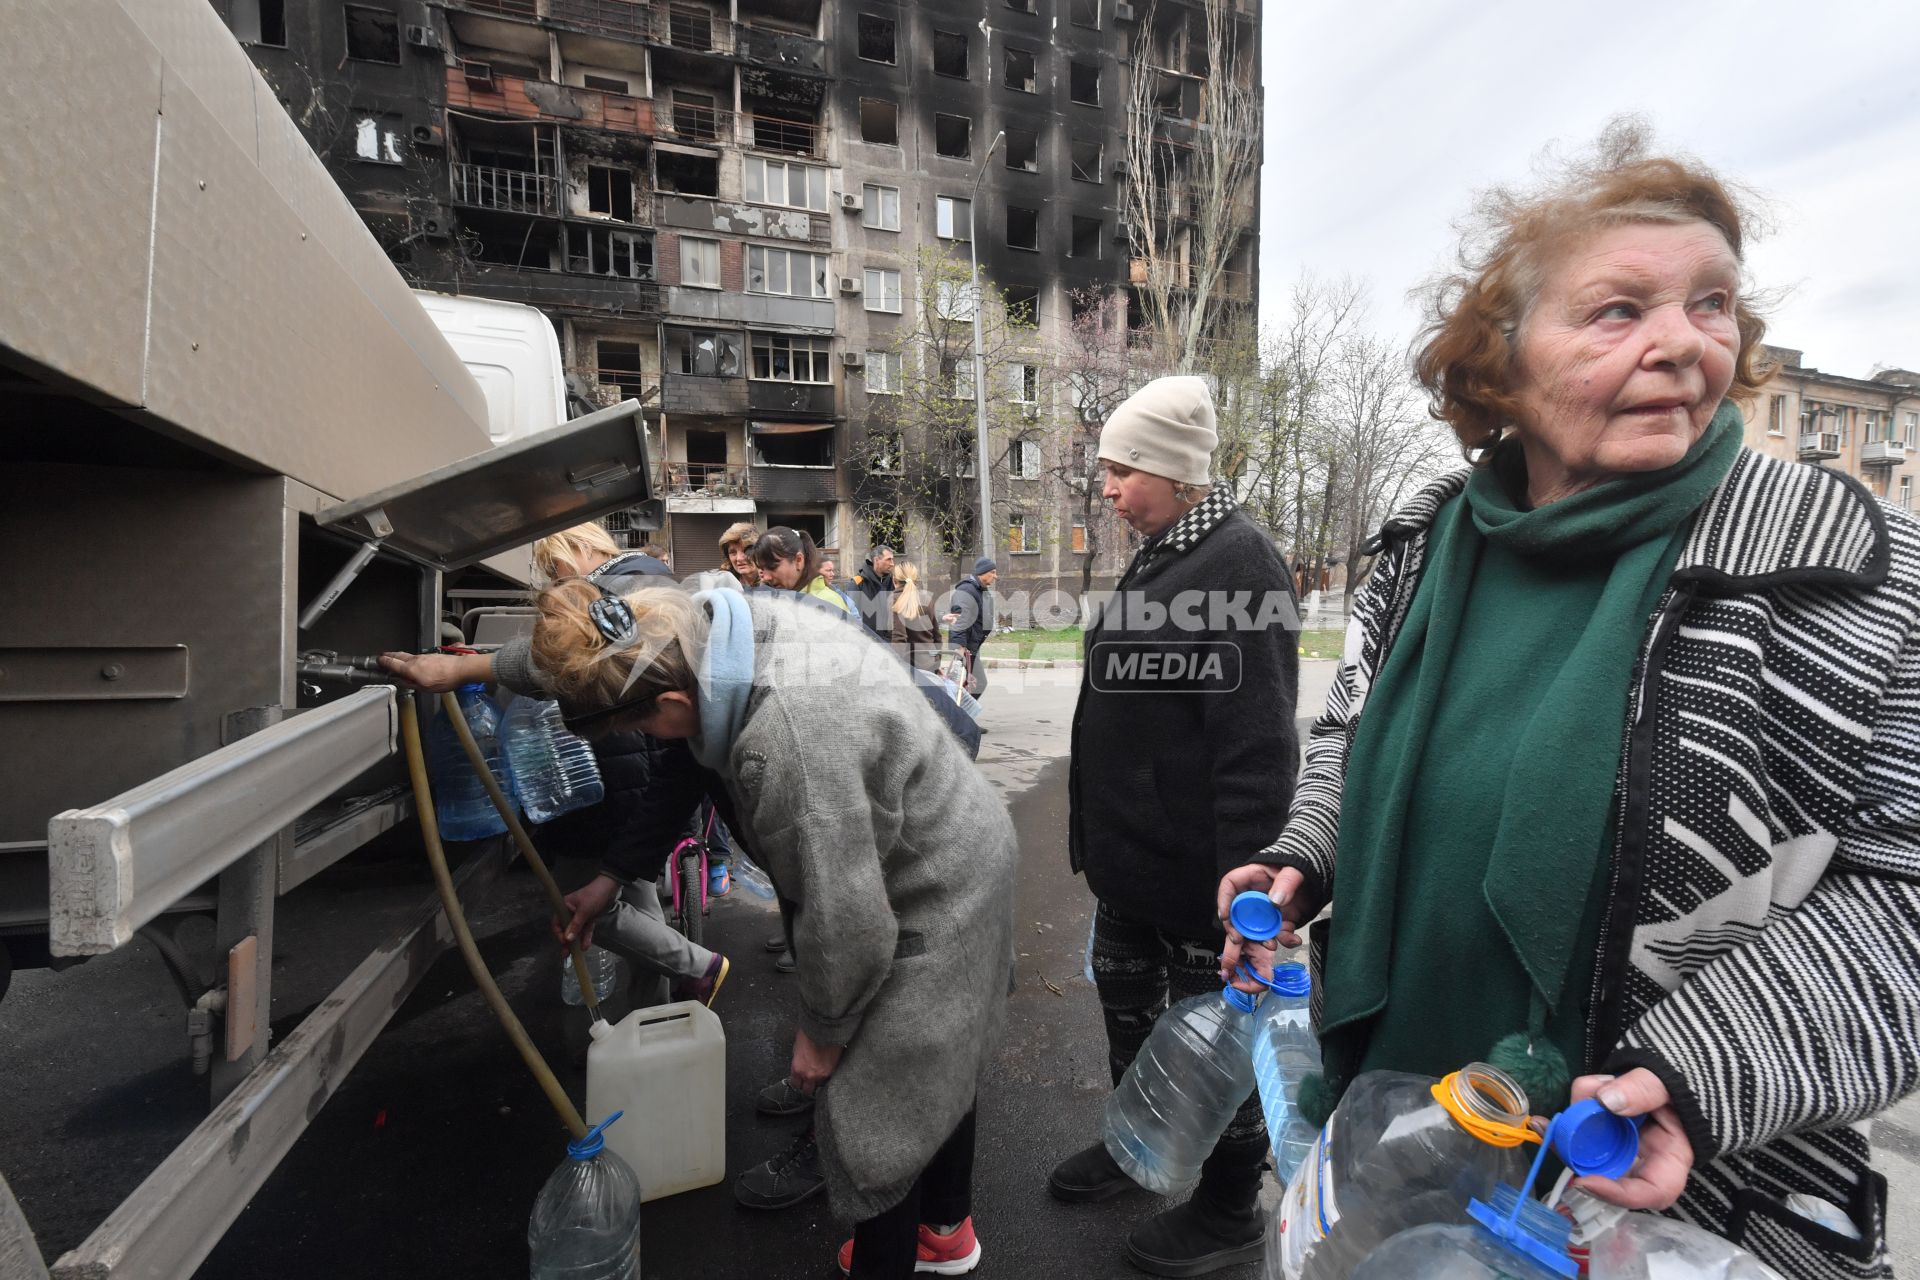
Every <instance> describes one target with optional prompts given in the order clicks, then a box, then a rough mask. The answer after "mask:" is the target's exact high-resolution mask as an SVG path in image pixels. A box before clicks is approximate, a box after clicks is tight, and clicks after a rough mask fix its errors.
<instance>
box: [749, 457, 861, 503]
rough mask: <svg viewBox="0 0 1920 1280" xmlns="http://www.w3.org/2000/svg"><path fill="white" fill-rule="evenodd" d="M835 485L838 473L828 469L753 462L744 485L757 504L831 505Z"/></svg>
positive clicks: (836, 494) (836, 488)
mask: <svg viewBox="0 0 1920 1280" xmlns="http://www.w3.org/2000/svg"><path fill="white" fill-rule="evenodd" d="M839 483H840V482H839V473H838V472H836V471H835V470H834V469H833V468H832V467H831V466H825V467H781V466H767V465H765V464H762V463H755V464H754V465H753V467H752V468H751V469H750V471H749V473H748V486H749V488H750V489H751V491H752V493H753V497H754V499H755V500H756V501H759V502H832V501H834V500H835V499H836V498H838V497H839V496H840V493H839Z"/></svg>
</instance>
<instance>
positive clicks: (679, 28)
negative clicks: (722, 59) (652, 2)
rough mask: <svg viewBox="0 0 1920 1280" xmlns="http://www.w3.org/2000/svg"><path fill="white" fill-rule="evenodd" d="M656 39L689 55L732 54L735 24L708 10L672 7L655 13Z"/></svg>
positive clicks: (682, 6)
mask: <svg viewBox="0 0 1920 1280" xmlns="http://www.w3.org/2000/svg"><path fill="white" fill-rule="evenodd" d="M653 38H654V40H655V41H656V42H657V43H660V44H664V45H668V46H670V47H671V48H675V49H684V50H686V51H687V52H689V53H732V52H733V21H732V19H729V18H723V17H720V16H719V15H718V14H715V13H712V12H710V11H709V10H706V9H698V8H694V7H692V6H690V5H678V4H676V5H671V6H669V7H667V8H665V9H660V10H656V11H655V12H654V22H653Z"/></svg>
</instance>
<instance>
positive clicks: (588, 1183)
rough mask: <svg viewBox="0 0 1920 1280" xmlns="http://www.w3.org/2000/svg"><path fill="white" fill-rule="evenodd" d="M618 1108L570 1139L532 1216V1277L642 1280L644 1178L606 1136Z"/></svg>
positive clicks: (545, 1279) (547, 1279)
mask: <svg viewBox="0 0 1920 1280" xmlns="http://www.w3.org/2000/svg"><path fill="white" fill-rule="evenodd" d="M620 1116H621V1113H620V1112H618V1111H616V1112H614V1113H613V1114H612V1115H610V1116H608V1117H607V1118H606V1119H605V1120H602V1121H601V1122H600V1123H599V1124H597V1125H595V1126H593V1128H591V1129H589V1130H588V1131H587V1135H586V1136H585V1137H583V1138H577V1139H575V1140H574V1141H572V1142H569V1143H568V1144H567V1158H566V1160H565V1161H563V1162H562V1163H561V1165H560V1167H559V1168H558V1169H555V1170H554V1171H553V1175H552V1176H551V1177H549V1178H548V1179H547V1184H546V1185H545V1186H544V1187H541V1188H540V1198H539V1199H537V1200H535V1201H534V1202H533V1216H532V1217H531V1218H530V1219H529V1220H528V1221H527V1249H528V1252H530V1253H531V1254H532V1257H533V1265H532V1271H531V1275H532V1280H640V1180H639V1179H638V1178H637V1177H635V1176H634V1173H633V1168H632V1166H630V1165H629V1164H628V1163H627V1162H626V1161H625V1160H622V1159H621V1158H620V1157H619V1156H617V1155H615V1154H614V1153H613V1152H611V1151H609V1150H607V1149H606V1142H605V1140H604V1139H603V1138H602V1137H601V1136H600V1135H601V1132H602V1131H603V1130H605V1129H606V1127H607V1126H608V1125H610V1124H612V1123H613V1122H614V1121H615V1120H618V1119H619V1118H620Z"/></svg>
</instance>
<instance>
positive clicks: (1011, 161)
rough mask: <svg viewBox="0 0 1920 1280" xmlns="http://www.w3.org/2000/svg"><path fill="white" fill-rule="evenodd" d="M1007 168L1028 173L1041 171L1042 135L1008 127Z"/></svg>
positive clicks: (1017, 127)
mask: <svg viewBox="0 0 1920 1280" xmlns="http://www.w3.org/2000/svg"><path fill="white" fill-rule="evenodd" d="M1007 168H1009V169H1020V170H1023V171H1024V172H1027V173H1038V172H1039V171H1040V134H1039V132H1038V131H1037V130H1034V129H1022V128H1020V127H1019V126H1018V125H1009V126H1007Z"/></svg>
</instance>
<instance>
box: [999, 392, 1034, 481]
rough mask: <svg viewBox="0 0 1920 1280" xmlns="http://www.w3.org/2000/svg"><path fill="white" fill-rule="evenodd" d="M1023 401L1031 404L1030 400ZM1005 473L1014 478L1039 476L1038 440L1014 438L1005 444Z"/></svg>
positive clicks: (1030, 478) (1028, 478) (1022, 478)
mask: <svg viewBox="0 0 1920 1280" xmlns="http://www.w3.org/2000/svg"><path fill="white" fill-rule="evenodd" d="M1025 403H1028V404H1031V403H1033V402H1032V401H1030V400H1029V401H1026V402H1025ZM1007 474H1008V475H1010V476H1012V477H1013V478H1014V479H1015V480H1038V479H1039V478H1040V442H1039V441H1038V440H1014V441H1012V442H1010V443H1009V444H1008V445H1007Z"/></svg>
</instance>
